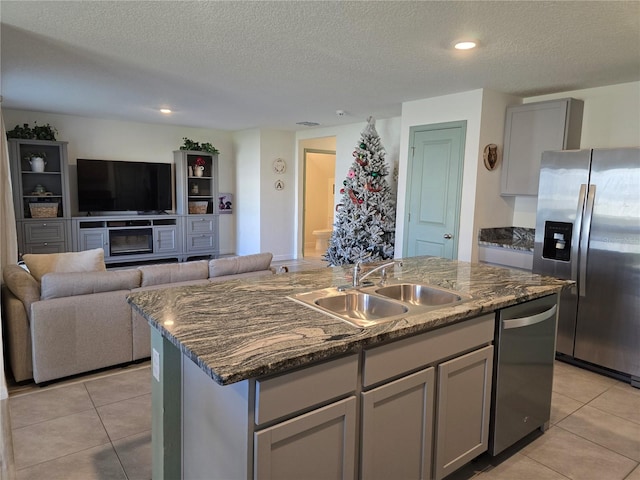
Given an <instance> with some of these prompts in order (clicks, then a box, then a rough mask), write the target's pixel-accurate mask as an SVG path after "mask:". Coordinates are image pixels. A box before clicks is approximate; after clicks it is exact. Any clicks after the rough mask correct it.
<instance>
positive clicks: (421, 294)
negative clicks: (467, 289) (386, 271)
mask: <svg viewBox="0 0 640 480" xmlns="http://www.w3.org/2000/svg"><path fill="white" fill-rule="evenodd" d="M470 298H471V297H470V296H468V295H464V294H461V293H458V292H452V291H449V290H444V289H442V288H438V287H432V286H428V285H420V284H413V283H400V284H391V285H388V286H385V287H363V288H357V289H349V290H346V291H339V290H338V289H337V288H335V287H333V288H324V289H321V290H314V291H311V292H305V293H299V294H297V295H293V296H291V297H289V299H291V300H293V301H296V302H299V303H302V304H303V305H305V306H307V307H310V308H313V309H314V310H318V311H320V312H323V313H326V314H328V315H331V316H333V317H335V318H338V319H340V320H343V321H345V322H348V323H350V324H351V325H354V326H356V327H369V326H372V325H377V324H379V323H383V322H390V321H392V320H398V319H400V318H406V317H408V316H410V315H415V314H418V313H422V312H426V311H429V310H435V309H437V308H443V307H446V306H453V305H455V304H458V303H462V302H465V301H467V300H469V299H470Z"/></svg>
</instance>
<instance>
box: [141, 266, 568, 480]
mask: <svg viewBox="0 0 640 480" xmlns="http://www.w3.org/2000/svg"><path fill="white" fill-rule="evenodd" d="M365 268H366V266H365ZM350 275H351V269H350V268H346V267H344V268H342V267H336V268H326V269H320V270H313V271H302V272H295V273H287V274H281V275H274V276H272V277H269V278H267V279H265V278H262V279H245V280H242V281H241V280H234V281H229V282H224V283H218V284H211V285H205V286H187V287H177V288H171V289H165V290H150V291H143V292H137V293H135V294H132V295H131V296H130V298H129V301H130V303H131V304H132V306H133V308H136V309H137V310H139V311H140V312H141V313H142V314H143V315H144V316H145V318H146V319H147V320H148V321H149V323H150V325H151V327H152V349H153V351H152V364H153V376H154V379H153V380H152V384H153V385H152V391H153V394H152V395H153V400H152V402H153V472H154V477H153V478H154V479H157V478H175V477H176V476H178V477H179V476H183V478H198V476H202V475H209V477H212V478H243V479H245V478H254V477H255V478H270V477H271V476H273V477H274V478H276V477H281V476H283V474H282V473H278V472H289V473H290V474H291V475H292V476H295V475H298V478H303V476H305V475H308V474H309V473H310V472H314V473H315V476H316V478H327V471H331V472H333V475H332V476H333V477H334V478H355V477H358V476H360V477H362V478H372V477H374V476H375V475H379V476H380V477H383V476H384V465H391V466H393V465H394V462H392V461H390V459H389V458H387V459H384V458H380V449H381V448H382V449H383V450H384V449H386V451H387V454H388V456H389V457H391V456H394V457H403V456H404V457H407V458H413V459H416V461H415V462H413V461H411V460H409V461H407V460H406V459H403V460H402V462H400V463H401V464H402V465H404V464H411V465H408V466H407V469H408V470H407V471H406V473H407V475H413V472H416V477H419V476H422V477H424V478H429V477H434V478H441V477H442V476H444V475H446V474H448V473H450V472H451V471H453V470H454V469H456V468H458V467H459V466H460V465H461V464H463V463H466V461H469V460H471V459H472V458H473V457H475V456H477V455H478V454H480V453H482V452H483V451H485V450H486V436H487V423H488V415H489V400H490V391H491V366H492V357H493V346H492V343H493V338H494V329H495V312H496V311H499V310H501V309H504V308H507V307H510V306H512V305H515V304H519V303H523V302H527V301H530V300H534V299H537V298H542V297H546V296H549V295H554V294H557V293H558V292H559V291H560V290H561V289H562V288H564V287H566V286H567V285H569V283H570V282H567V281H561V280H557V279H554V278H550V277H541V276H538V275H532V274H530V273H527V272H522V271H517V270H511V269H503V268H497V267H490V266H485V265H480V264H470V263H465V262H456V261H449V260H445V259H440V258H435V257H418V258H410V259H405V260H403V262H402V265H396V266H395V267H393V268H392V269H390V270H389V282H390V283H398V282H406V283H409V282H410V283H420V284H427V285H433V286H435V287H440V288H445V289H448V290H452V291H456V292H460V293H462V294H465V295H469V296H470V297H471V299H470V300H468V301H465V302H462V303H458V304H455V305H452V306H446V307H442V308H438V309H433V310H427V311H422V312H420V313H418V314H415V315H409V316H407V317H403V318H399V319H396V320H393V321H391V322H382V323H379V324H377V325H374V326H369V327H366V328H356V327H354V326H352V325H350V324H348V323H346V322H344V321H342V320H339V319H337V318H334V317H332V316H329V315H327V314H325V313H321V312H319V311H316V310H313V309H310V308H308V307H307V306H305V305H302V304H300V303H298V302H295V301H293V300H291V298H290V297H292V296H294V295H296V294H300V293H304V292H308V291H311V290H316V289H321V288H327V287H332V286H333V287H337V286H341V285H348V284H350V283H351V278H350ZM370 279H371V280H374V281H377V278H376V277H375V276H372V277H370ZM454 361H455V363H452V362H454ZM456 372H462V375H461V376H460V377H455V376H454V374H455V373H456ZM436 378H437V380H436ZM456 378H459V379H461V380H462V381H461V382H458V383H455V382H450V383H447V382H446V380H447V379H453V380H455V379H456ZM436 381H437V385H436ZM461 385H462V386H461ZM453 387H455V388H453ZM461 388H462V390H461ZM406 392H409V396H404V395H403V393H406ZM380 398H385V399H387V400H388V399H391V398H402V399H403V402H404V403H403V402H400V403H398V405H397V410H393V411H390V412H386V413H385V408H386V407H381V408H377V407H378V406H380V405H382V403H380V401H379V399H380ZM461 401H462V403H460V402H461ZM464 401H467V403H466V404H465V403H464ZM385 402H386V400H385ZM383 403H384V402H383ZM387 403H389V402H387ZM387 403H385V405H386V404H387ZM391 403H392V402H391ZM445 405H447V406H448V409H449V410H450V411H449V412H447V411H446V410H447V408H444V406H445ZM414 407H417V408H414ZM411 408H414V410H411ZM413 411H416V412H418V413H417V417H414V416H412V415H410V414H409V413H407V412H413ZM402 412H405V414H404V417H405V418H404V420H403V419H402V418H401V417H402V415H401V416H400V417H399V416H398V414H400V413H402ZM420 412H423V413H420ZM385 415H387V418H386V417H385ZM452 415H453V417H454V418H452ZM455 417H459V418H460V421H463V422H464V424H465V425H468V426H469V428H468V431H469V432H473V433H474V435H470V438H468V439H466V440H465V441H461V439H460V438H456V439H455V440H456V441H455V442H452V441H451V440H450V439H447V438H445V437H446V435H447V433H448V432H447V430H446V429H445V427H446V424H447V420H448V421H449V422H455V421H456V418H455ZM374 418H375V419H377V421H372V420H371V419H374ZM385 418H386V420H385ZM434 419H435V421H434ZM385 422H387V427H389V426H390V427H393V428H394V429H395V430H398V429H402V428H405V427H406V429H407V430H411V431H404V432H402V435H401V436H402V437H404V438H416V441H415V442H413V443H415V445H413V447H411V448H403V449H402V452H399V451H398V447H397V446H394V445H393V444H392V443H393V442H389V443H390V444H388V445H386V446H385V445H384V442H385V438H389V439H391V438H393V435H390V433H389V432H385V431H383V430H384V429H385V428H386V427H385ZM388 422H393V423H395V425H388ZM416 426H417V427H416ZM459 427H460V425H457V426H456V429H457V430H460V428H459ZM476 432H477V433H478V435H475V433H476ZM471 437H473V438H471ZM476 437H477V438H476ZM376 439H379V442H376ZM449 444H455V445H461V448H463V449H464V452H463V453H462V454H460V452H449V451H447V449H448V447H447V445H449ZM467 444H468V445H467ZM438 445H441V447H438ZM280 447H284V448H280ZM405 450H406V451H405ZM408 450H411V451H408ZM296 459H297V460H296ZM294 463H297V465H293V464H294ZM432 463H433V465H435V466H433V467H432ZM289 467H292V468H289ZM389 468H391V467H389ZM327 469H328V470H327ZM412 469H413V470H412ZM392 471H394V472H395V473H398V471H397V470H392ZM367 472H371V474H367ZM375 472H377V473H375Z"/></svg>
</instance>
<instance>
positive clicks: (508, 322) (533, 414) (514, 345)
mask: <svg viewBox="0 0 640 480" xmlns="http://www.w3.org/2000/svg"><path fill="white" fill-rule="evenodd" d="M557 303H558V296H557V295H549V296H546V297H543V298H539V299H536V300H531V301H529V302H526V303H522V304H519V305H514V306H513V307H508V308H504V309H502V310H500V311H499V312H498V319H497V320H498V321H497V324H496V346H495V358H494V365H495V369H494V378H493V386H494V388H493V392H492V403H491V405H492V408H491V423H490V429H489V453H491V455H497V454H499V453H500V452H502V451H503V450H504V449H506V448H508V447H510V446H511V445H513V444H514V443H516V442H517V441H518V440H520V439H522V438H523V437H525V436H526V435H528V434H529V433H531V432H533V431H534V430H535V429H536V428H540V429H541V430H543V431H544V430H546V429H547V428H548V425H549V418H550V415H551V388H552V386H553V361H554V358H555V348H556V347H555V344H556V325H557V316H558V315H557Z"/></svg>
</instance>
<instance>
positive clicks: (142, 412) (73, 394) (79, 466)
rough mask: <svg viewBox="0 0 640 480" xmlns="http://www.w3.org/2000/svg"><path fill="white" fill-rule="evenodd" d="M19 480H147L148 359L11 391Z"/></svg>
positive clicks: (149, 443)
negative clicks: (121, 366) (138, 362)
mask: <svg viewBox="0 0 640 480" xmlns="http://www.w3.org/2000/svg"><path fill="white" fill-rule="evenodd" d="M9 414H10V417H11V436H12V439H13V455H14V467H15V472H16V478H17V479H19V480H27V479H34V480H35V479H45V478H46V479H51V480H58V479H60V480H63V479H64V480H71V479H78V480H93V479H96V480H97V479H124V480H126V479H129V480H134V479H135V480H138V479H139V480H149V479H151V371H150V366H149V362H148V361H147V362H143V363H142V364H134V365H130V366H128V367H125V368H114V369H110V370H107V371H104V372H101V373H97V374H93V375H88V376H82V377H78V378H76V379H71V380H65V381H61V382H57V383H54V384H51V385H48V386H45V387H37V386H34V385H27V386H15V387H11V386H10V387H9Z"/></svg>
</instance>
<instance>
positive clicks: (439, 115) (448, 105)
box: [396, 90, 504, 261]
mask: <svg viewBox="0 0 640 480" xmlns="http://www.w3.org/2000/svg"><path fill="white" fill-rule="evenodd" d="M482 99H483V91H482V90H473V91H471V92H464V93H458V94H455V95H445V96H442V97H434V98H428V99H424V100H416V101H413V102H405V103H403V104H402V134H401V139H400V168H399V179H398V198H399V199H400V201H399V202H398V212H397V217H396V256H397V257H399V256H402V248H403V247H404V222H405V213H406V212H405V205H404V203H405V201H404V199H405V198H406V191H407V171H408V158H409V142H410V138H409V129H410V128H411V127H413V126H418V125H431V124H434V123H444V122H453V121H462V120H466V121H467V133H466V140H465V149H464V166H463V168H464V171H463V174H462V203H461V212H460V231H459V234H458V259H459V260H467V261H470V260H471V259H472V253H473V249H474V248H475V247H476V243H477V242H476V238H475V234H474V215H475V201H476V176H477V171H478V151H479V146H480V124H481V120H482V107H483V103H482ZM503 123H504V120H503Z"/></svg>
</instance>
